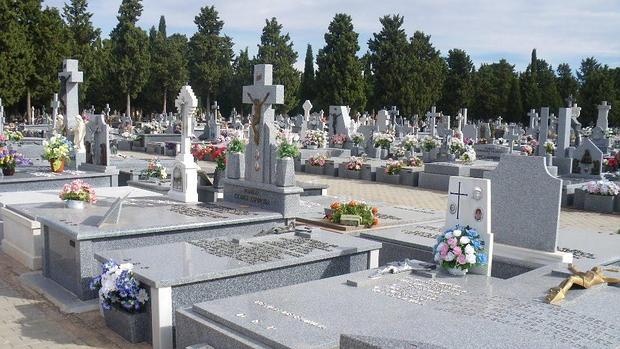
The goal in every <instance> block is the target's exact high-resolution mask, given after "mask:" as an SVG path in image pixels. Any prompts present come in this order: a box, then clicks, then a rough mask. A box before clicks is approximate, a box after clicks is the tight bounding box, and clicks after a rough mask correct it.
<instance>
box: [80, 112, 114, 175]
mask: <svg viewBox="0 0 620 349" xmlns="http://www.w3.org/2000/svg"><path fill="white" fill-rule="evenodd" d="M85 145H86V163H87V164H91V165H96V166H104V167H107V166H110V127H109V126H108V124H106V122H105V115H104V114H95V115H93V117H92V119H91V120H90V121H88V123H87V124H86V137H85Z"/></svg>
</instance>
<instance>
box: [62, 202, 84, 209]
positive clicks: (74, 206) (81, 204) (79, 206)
mask: <svg viewBox="0 0 620 349" xmlns="http://www.w3.org/2000/svg"><path fill="white" fill-rule="evenodd" d="M65 203H66V205H67V208H71V209H75V210H83V209H84V207H85V202H84V201H80V200H65Z"/></svg>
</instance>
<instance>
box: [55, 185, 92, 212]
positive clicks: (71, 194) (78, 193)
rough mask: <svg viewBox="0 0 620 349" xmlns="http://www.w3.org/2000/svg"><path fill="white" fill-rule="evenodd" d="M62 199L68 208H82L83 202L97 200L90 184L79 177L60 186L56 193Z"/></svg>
mask: <svg viewBox="0 0 620 349" xmlns="http://www.w3.org/2000/svg"><path fill="white" fill-rule="evenodd" d="M58 196H59V197H60V199H62V200H64V201H65V203H66V205H67V207H68V208H75V209H80V210H81V209H83V208H84V204H85V203H90V204H94V203H96V202H97V196H96V195H95V190H94V189H93V188H92V187H91V186H90V184H88V183H86V182H84V181H83V180H81V179H75V180H73V181H72V182H71V183H69V184H65V185H64V186H63V187H62V191H61V192H60V194H58Z"/></svg>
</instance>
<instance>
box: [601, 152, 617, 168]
mask: <svg viewBox="0 0 620 349" xmlns="http://www.w3.org/2000/svg"><path fill="white" fill-rule="evenodd" d="M618 159H620V153H617V154H616V156H615V157H610V158H604V159H603V166H604V167H605V170H606V172H616V171H617V170H618V164H619V163H620V161H618Z"/></svg>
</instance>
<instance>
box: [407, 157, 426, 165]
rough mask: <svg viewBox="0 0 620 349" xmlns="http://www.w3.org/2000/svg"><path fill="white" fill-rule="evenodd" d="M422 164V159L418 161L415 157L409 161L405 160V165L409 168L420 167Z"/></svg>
mask: <svg viewBox="0 0 620 349" xmlns="http://www.w3.org/2000/svg"><path fill="white" fill-rule="evenodd" d="M423 164H424V162H423V161H422V159H420V158H419V157H417V156H412V157H410V158H409V159H407V165H409V166H411V167H422V165H423Z"/></svg>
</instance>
